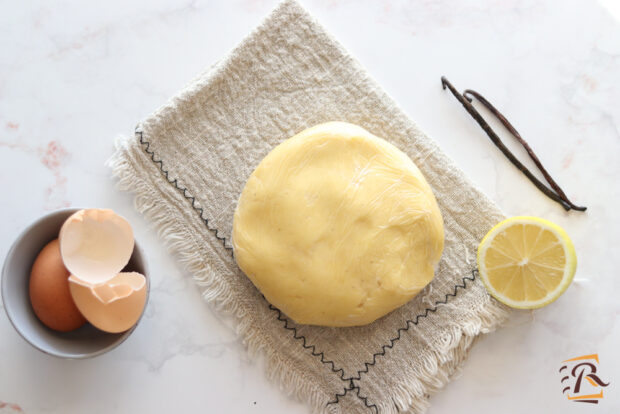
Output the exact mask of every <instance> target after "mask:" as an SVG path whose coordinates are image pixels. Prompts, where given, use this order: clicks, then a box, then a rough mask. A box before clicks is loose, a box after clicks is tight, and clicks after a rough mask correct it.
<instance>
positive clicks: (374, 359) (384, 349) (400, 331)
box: [327, 269, 478, 413]
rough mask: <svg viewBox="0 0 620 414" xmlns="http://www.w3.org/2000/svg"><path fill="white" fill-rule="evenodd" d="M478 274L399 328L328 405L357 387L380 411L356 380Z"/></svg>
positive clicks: (376, 410)
mask: <svg viewBox="0 0 620 414" xmlns="http://www.w3.org/2000/svg"><path fill="white" fill-rule="evenodd" d="M477 275H478V269H474V270H472V271H471V276H464V277H463V278H462V279H461V284H457V285H455V286H454V292H452V293H446V295H445V297H444V299H443V300H438V301H436V302H435V303H434V304H433V307H431V308H426V309H425V310H424V313H420V314H418V315H416V317H415V318H414V319H408V320H407V321H406V323H405V326H404V327H403V328H399V329H398V331H396V333H397V335H396V336H395V337H394V338H392V339H390V341H389V344H386V345H383V346H382V347H381V351H379V352H376V353H374V354H373V356H372V362H365V363H364V369H361V370H359V371H357V377H350V378H344V379H345V380H350V381H351V383H350V386H349V388H345V389H344V390H343V391H344V392H342V393H338V394H336V395H335V396H334V399H333V400H332V401H330V402H328V403H327V405H330V404H338V402H339V401H340V398H341V397H344V396H345V395H347V393H348V392H349V391H352V390H355V389H357V397H358V398H359V399H360V400H362V402H364V405H366V407H368V408H371V407H372V408H374V409H375V412H377V413H378V412H379V409H378V408H377V406H376V405H375V404H369V403H368V397H363V396H361V395H360V387H359V386H355V383H354V381H359V380H361V379H362V374H367V373H368V371H369V370H370V367H372V366H374V365H375V364H376V363H377V357H380V356H385V354H386V352H387V350H388V349H392V348H394V345H395V344H396V342H398V341H399V340H400V339H401V337H402V334H403V332H406V331H408V330H409V329H410V328H411V327H412V326H414V325H417V324H418V323H419V320H420V318H426V317H428V314H429V313H431V312H432V313H435V312H437V309H438V306H439V305H446V304H447V303H448V298H450V297H456V295H457V294H458V289H459V288H461V289H466V288H467V281H468V280H469V281H472V282H473V281H474V280H476V276H477Z"/></svg>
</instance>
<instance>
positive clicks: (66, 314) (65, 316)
mask: <svg viewBox="0 0 620 414" xmlns="http://www.w3.org/2000/svg"><path fill="white" fill-rule="evenodd" d="M68 279H69V271H68V270H67V268H66V267H65V265H64V264H63V262H62V257H61V255H60V245H59V243H58V239H55V240H52V241H51V242H49V243H48V244H47V245H46V246H45V247H44V248H43V250H41V252H40V253H39V255H38V256H37V258H36V259H35V261H34V264H33V265H32V270H31V272H30V303H31V304H32V309H33V310H34V313H35V314H36V315H37V317H38V318H39V320H40V321H41V322H43V324H44V325H45V326H47V327H48V328H51V329H53V330H55V331H60V332H68V331H72V330H74V329H77V328H79V327H80V326H82V325H84V323H86V319H84V317H83V316H82V314H81V313H80V311H79V310H78V308H77V307H76V306H75V303H74V302H73V299H72V297H71V292H70V290H69V280H68Z"/></svg>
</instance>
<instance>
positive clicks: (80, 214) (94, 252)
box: [59, 209, 134, 284]
mask: <svg viewBox="0 0 620 414" xmlns="http://www.w3.org/2000/svg"><path fill="white" fill-rule="evenodd" d="M59 240H60V252H61V254H62V260H63V262H64V264H65V266H66V267H67V269H69V271H70V272H71V274H72V275H74V276H75V277H76V278H78V279H80V280H82V281H84V282H87V283H89V284H100V283H103V282H106V281H108V280H109V279H111V278H113V277H115V275H117V274H118V273H119V272H120V271H121V270H122V269H123V267H125V265H126V264H127V262H129V258H130V257H131V254H132V252H133V247H134V237H133V231H132V229H131V226H130V224H129V222H128V221H127V220H125V219H124V218H123V217H121V216H119V215H118V214H116V213H114V211H112V210H108V209H86V210H80V211H77V212H76V213H74V214H73V215H71V216H70V217H69V218H68V219H67V220H66V221H65V223H64V224H63V225H62V227H61V229H60V234H59Z"/></svg>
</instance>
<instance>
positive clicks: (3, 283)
mask: <svg viewBox="0 0 620 414" xmlns="http://www.w3.org/2000/svg"><path fill="white" fill-rule="evenodd" d="M88 208H95V207H65V208H61V209H57V210H53V211H50V212H48V213H46V214H44V215H42V216H41V217H39V218H37V219H35V220H34V221H32V222H30V224H29V225H27V226H26V227H25V228H24V229H23V230H22V231H21V232H20V233H19V234H18V235H17V236H16V237H15V239H14V240H13V243H12V244H11V247H10V248H9V250H8V251H7V253H6V255H5V256H4V262H3V264H2V273H1V275H0V279H1V280H0V296H1V297H2V307H3V308H4V313H6V315H7V318H8V319H9V322H10V323H11V325H12V326H13V328H14V329H15V330H16V331H17V333H18V334H19V336H20V337H21V338H22V339H23V340H24V341H26V343H28V344H29V345H30V346H32V347H33V348H35V349H36V350H38V351H41V352H43V353H44V354H47V355H51V356H53V357H56V358H61V359H75V360H79V359H90V358H94V357H96V356H99V355H102V354H104V353H106V352H109V351H111V350H113V349H115V348H116V347H118V346H119V345H120V344H122V343H123V342H125V341H126V340H127V338H129V336H130V335H131V333H132V332H133V331H134V330H135V329H136V328H137V327H138V324H139V323H140V321H141V320H142V317H143V316H144V313H145V311H146V307H147V305H148V302H149V296H150V290H151V282H150V277H149V275H148V273H149V272H148V266H147V264H146V258H145V255H144V250H143V249H142V247H140V245H139V243H138V241H137V240H136V238H135V235H134V250H137V251H138V254H139V255H140V257H141V258H142V266H143V268H144V277H145V279H146V299H145V302H144V309H142V313H141V314H140V317H139V318H138V320H137V321H136V323H135V324H134V325H133V326H132V327H131V328H129V329H128V330H126V331H125V332H122V334H121V335H120V336H119V337H118V339H117V340H116V341H115V342H113V343H111V344H110V345H108V346H106V347H104V348H101V349H98V350H97V351H94V352H91V353H87V354H71V353H66V352H62V351H56V352H54V351H50V350H48V349H43V348H40V347H39V346H37V345H36V344H34V343H32V342H30V340H28V338H27V337H26V335H25V333H24V332H23V331H22V329H21V328H20V327H19V326H18V324H17V323H16V322H15V320H14V319H13V315H12V310H11V309H10V308H9V307H7V306H6V303H7V302H6V296H7V294H8V292H7V285H8V278H7V277H6V274H7V273H8V269H7V263H8V262H9V258H11V257H12V256H13V255H14V254H15V249H16V248H17V244H18V242H20V241H21V240H22V239H23V238H24V237H25V236H26V235H27V234H29V233H30V232H31V231H33V230H34V229H35V228H36V227H37V226H39V225H41V223H43V222H44V221H45V220H47V219H49V217H51V216H53V215H57V214H62V213H69V215H71V214H73V213H75V212H77V211H79V210H84V209H88ZM115 213H116V212H115ZM116 214H118V213H116ZM133 254H134V253H132V256H133Z"/></svg>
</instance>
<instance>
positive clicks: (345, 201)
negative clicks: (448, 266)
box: [233, 122, 444, 326]
mask: <svg viewBox="0 0 620 414" xmlns="http://www.w3.org/2000/svg"><path fill="white" fill-rule="evenodd" d="M443 239H444V235H443V222H442V218H441V213H440V212H439V208H438V207H437V202H436V201H435V197H434V196H433V193H432V191H431V188H430V187H429V185H428V183H427V182H426V180H425V179H424V176H423V175H422V173H421V172H420V170H418V168H417V167H416V166H415V164H414V163H413V162H412V161H411V159H410V158H409V157H407V156H406V155H405V154H404V153H403V152H401V151H400V150H399V149H397V148H396V147H394V146H393V145H392V144H389V143H388V142H387V141H385V140H383V139H381V138H378V137H376V136H374V135H372V134H370V133H369V132H368V131H366V130H364V129H362V128H361V127H358V126H356V125H352V124H348V123H344V122H329V123H326V124H321V125H317V126H315V127H313V128H310V129H307V130H305V131H302V132H300V133H299V134H297V135H295V136H294V137H292V138H290V139H288V140H286V141H284V142H283V143H281V144H280V145H278V146H277V147H276V148H274V149H273V150H272V151H271V152H270V153H269V154H268V155H267V156H266V157H265V158H264V159H263V160H262V161H261V163H260V164H259V165H258V167H257V168H256V170H255V171H254V172H253V173H252V175H251V176H250V178H249V179H248V182H247V183H246V185H245V188H244V189H243V192H242V193H241V197H240V199H239V203H238V206H237V209H236V211H235V216H234V222H233V247H234V252H235V258H236V260H237V263H238V265H239V267H240V268H241V270H243V272H244V273H245V274H246V275H247V276H248V277H249V278H250V280H251V281H252V282H253V283H254V285H255V286H256V287H257V288H258V289H259V290H260V291H261V292H262V293H263V295H264V296H265V298H267V300H268V301H269V302H271V303H272V304H273V305H274V306H276V307H278V308H279V309H280V310H281V311H282V312H284V313H285V314H286V315H288V316H289V317H290V318H292V319H293V320H294V321H295V322H297V323H301V324H311V325H324V326H357V325H365V324H368V323H370V322H373V321H374V320H376V319H377V318H380V317H381V316H383V315H385V314H387V313H389V312H391V311H392V310H394V309H396V308H398V307H399V306H401V305H403V304H404V303H406V302H407V301H409V300H410V299H411V298H413V297H414V296H415V295H416V294H417V293H418V292H419V291H420V290H422V289H423V288H424V287H425V286H426V285H427V284H428V283H429V282H430V281H431V280H432V278H433V276H434V270H435V267H436V265H437V263H438V262H439V258H440V256H441V252H442V250H443Z"/></svg>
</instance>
